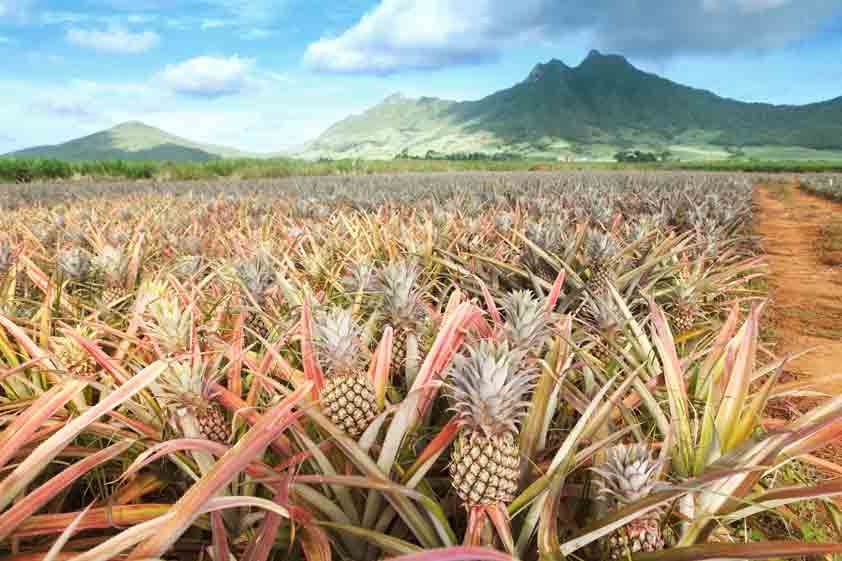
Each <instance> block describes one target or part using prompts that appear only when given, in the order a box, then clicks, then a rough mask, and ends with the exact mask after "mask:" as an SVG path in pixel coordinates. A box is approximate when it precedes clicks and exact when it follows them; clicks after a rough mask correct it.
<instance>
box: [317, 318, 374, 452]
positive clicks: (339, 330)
mask: <svg viewBox="0 0 842 561" xmlns="http://www.w3.org/2000/svg"><path fill="white" fill-rule="evenodd" d="M361 337H362V329H361V328H360V326H359V325H358V324H357V322H356V321H355V320H354V318H353V316H352V315H351V312H350V310H346V309H342V308H335V309H333V310H331V311H329V312H326V313H320V314H317V316H316V321H315V322H314V326H313V341H314V343H315V346H316V349H317V351H318V354H319V358H320V359H321V361H322V366H323V367H324V370H325V385H324V388H323V389H322V394H321V401H322V408H323V410H324V412H325V414H326V415H327V416H328V418H329V419H330V420H331V422H332V423H333V424H335V425H336V426H338V427H339V428H341V429H342V430H344V431H345V432H346V433H347V434H348V436H350V437H352V438H358V437H359V436H360V435H361V434H362V433H363V431H365V429H366V427H368V424H369V422H370V421H371V419H372V418H373V417H374V416H375V415H377V399H376V396H375V392H374V384H373V383H372V381H371V378H370V377H369V375H368V372H367V371H366V370H365V369H364V368H363V367H362V364H361V361H360V358H361V356H360V355H361V343H360V341H361Z"/></svg>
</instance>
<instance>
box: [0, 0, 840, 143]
mask: <svg viewBox="0 0 842 561" xmlns="http://www.w3.org/2000/svg"><path fill="white" fill-rule="evenodd" d="M593 48H596V49H599V50H601V51H603V52H614V53H620V54H624V55H626V56H627V57H628V58H629V59H630V60H631V61H632V63H634V64H635V65H637V66H638V67H640V68H643V69H645V70H648V71H651V72H656V73H659V74H661V75H663V76H665V77H667V78H670V79H672V80H675V81H678V82H681V83H685V84H688V85H691V86H695V87H700V88H706V89H710V90H713V91H714V92H716V93H718V94H720V95H724V96H728V97H734V98H738V99H743V100H748V101H767V102H773V103H808V102H813V101H820V100H824V99H829V98H833V97H838V96H842V64H840V61H841V60H842V0H833V1H827V0H671V1H656V0H589V1H588V2H580V1H575V0H518V2H511V1H510V0H474V1H466V0H338V1H333V2H315V1H312V0H251V1H250V0H77V1H75V2H71V1H69V0H0V153H2V152H6V151H9V150H14V149H18V148H23V147H26V146H32V145H38V144H46V143H56V142H61V141H64V140H68V139H70V138H74V137H77V136H81V135H84V134H90V133H92V132H96V131H98V130H101V129H104V128H108V127H110V126H113V125H115V124H118V123H120V122H123V121H127V120H141V121H144V122H146V123H148V124H151V125H155V126H158V127H161V128H163V129H165V130H167V131H170V132H173V133H175V134H179V135H182V136H186V137H189V138H191V139H196V140H200V141H205V142H213V143H217V144H226V145H231V146H236V147H240V148H243V149H247V150H252V151H262V152H270V151H275V150H279V149H282V148H285V147H289V146H293V145H296V144H300V143H302V142H305V141H307V140H310V139H312V138H314V137H316V136H317V135H318V134H319V133H320V132H322V131H323V130H324V129H325V128H327V127H328V126H329V125H330V124H332V123H334V122H335V121H337V120H339V119H341V118H343V117H345V116H347V115H348V114H350V113H359V112H361V111H363V110H365V109H366V108H367V107H370V106H371V105H373V104H375V103H377V102H378V101H380V100H382V99H383V98H385V97H386V96H388V95H389V94H391V93H394V92H401V93H404V94H405V95H410V96H421V95H429V96H437V97H443V98H448V99H476V98H479V97H482V96H484V95H487V94H489V93H492V92H493V91H496V90H499V89H502V88H506V87H509V86H511V85H512V84H514V83H516V82H518V81H520V80H522V79H523V78H524V77H525V76H526V75H527V74H528V73H529V71H530V69H531V68H532V66H534V65H535V64H536V63H538V62H543V61H546V60H548V59H550V58H559V59H561V60H563V61H565V62H566V63H568V64H570V65H576V64H578V63H579V62H580V61H581V59H582V58H584V56H585V55H586V54H587V52H588V51H589V50H590V49H593Z"/></svg>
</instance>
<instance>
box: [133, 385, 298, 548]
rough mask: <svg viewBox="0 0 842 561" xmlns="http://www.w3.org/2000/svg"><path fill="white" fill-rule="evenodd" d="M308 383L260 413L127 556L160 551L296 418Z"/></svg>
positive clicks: (175, 538)
mask: <svg viewBox="0 0 842 561" xmlns="http://www.w3.org/2000/svg"><path fill="white" fill-rule="evenodd" d="M311 386H312V385H311V384H308V385H304V386H302V387H300V388H299V389H297V390H296V391H294V392H293V393H291V394H290V395H289V396H287V397H286V398H285V399H284V400H283V401H282V402H281V403H279V404H278V405H276V406H274V407H272V409H270V410H269V411H267V412H266V413H264V414H263V415H262V416H261V417H260V420H259V421H258V422H257V424H255V425H254V426H253V427H251V429H249V431H248V432H247V433H246V434H245V435H244V436H243V437H242V438H241V439H240V440H239V441H238V442H237V444H236V445H234V446H233V447H232V448H231V449H230V450H228V452H226V453H225V455H224V456H223V457H222V458H220V459H219V461H217V462H216V463H215V464H214V465H213V468H212V469H211V470H210V471H209V472H208V473H207V474H205V476H204V477H202V479H201V480H199V481H198V482H197V483H196V484H194V485H193V486H192V487H190V489H189V490H188V491H187V493H185V494H184V495H183V496H182V497H181V499H179V501H178V502H177V503H176V504H175V506H174V507H173V509H172V514H173V518H172V520H170V521H169V522H168V523H167V525H166V527H165V529H164V530H162V531H160V532H158V533H157V534H156V535H154V536H152V537H151V538H149V539H147V540H146V541H144V542H143V543H142V544H140V545H139V546H138V547H136V548H135V549H134V550H133V551H132V553H131V554H130V555H129V559H132V560H138V559H143V558H145V557H158V556H161V555H163V554H164V553H165V552H166V551H167V550H168V549H169V548H170V547H171V546H172V545H173V544H174V543H175V542H176V541H177V540H178V539H179V538H180V537H181V535H182V534H183V533H184V532H185V531H186V530H187V529H188V528H189V527H190V525H191V524H192V523H193V520H194V519H195V517H196V516H197V515H198V514H199V513H200V512H201V510H202V508H203V506H204V505H205V504H206V503H208V502H209V501H210V500H211V498H212V497H214V496H215V495H216V494H217V493H218V492H219V491H220V490H221V489H222V488H223V487H225V486H226V485H228V484H229V483H230V482H231V481H232V480H233V479H234V478H235V477H236V476H237V475H238V474H239V473H240V472H241V471H242V470H243V469H244V468H245V467H246V466H248V465H249V464H250V463H251V462H252V461H254V460H255V459H257V457H258V456H260V455H261V454H263V452H264V450H265V449H266V447H267V446H268V445H269V444H270V443H271V442H272V441H273V440H275V438H277V437H278V436H279V435H280V434H281V433H282V432H283V431H285V430H286V429H287V428H288V427H289V425H290V423H292V422H293V421H294V420H295V418H296V414H295V413H294V411H293V409H294V408H295V407H296V406H297V405H298V403H299V402H300V401H301V400H302V399H303V398H304V395H305V393H306V392H309V391H311V390H312V387H311ZM218 500H219V499H218Z"/></svg>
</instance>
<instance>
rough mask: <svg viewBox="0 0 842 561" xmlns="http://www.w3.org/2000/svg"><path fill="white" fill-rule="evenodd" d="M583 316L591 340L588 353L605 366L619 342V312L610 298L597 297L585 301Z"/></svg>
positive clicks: (620, 333)
mask: <svg viewBox="0 0 842 561" xmlns="http://www.w3.org/2000/svg"><path fill="white" fill-rule="evenodd" d="M583 315H584V319H585V321H586V323H587V328H588V329H587V330H588V331H589V334H590V335H591V338H592V339H593V345H592V346H591V347H590V349H589V352H590V354H591V356H592V357H594V358H595V359H597V360H598V361H600V362H601V363H603V364H605V363H606V362H607V361H608V359H609V358H610V357H611V353H612V352H614V348H615V347H616V346H617V345H618V344H619V342H620V336H621V335H622V329H621V327H622V325H621V323H622V321H621V317H620V312H619V310H618V309H617V306H616V305H615V304H614V302H613V300H611V299H610V297H597V298H591V299H588V300H587V304H586V306H585V309H584V314H583Z"/></svg>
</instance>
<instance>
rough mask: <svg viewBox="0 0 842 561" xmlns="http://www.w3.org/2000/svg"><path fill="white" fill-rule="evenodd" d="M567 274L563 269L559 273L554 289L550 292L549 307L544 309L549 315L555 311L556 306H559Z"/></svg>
mask: <svg viewBox="0 0 842 561" xmlns="http://www.w3.org/2000/svg"><path fill="white" fill-rule="evenodd" d="M566 274H567V273H566V271H565V270H564V269H562V270H560V271H559V272H558V276H557V277H556V278H555V282H554V283H553V287H552V289H551V290H550V295H549V296H548V297H547V307H546V308H544V309H545V310H546V311H547V312H548V313H549V312H552V311H553V310H555V307H556V304H558V298H559V296H561V289H562V287H563V286H564V278H565V275H566Z"/></svg>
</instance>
